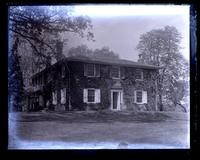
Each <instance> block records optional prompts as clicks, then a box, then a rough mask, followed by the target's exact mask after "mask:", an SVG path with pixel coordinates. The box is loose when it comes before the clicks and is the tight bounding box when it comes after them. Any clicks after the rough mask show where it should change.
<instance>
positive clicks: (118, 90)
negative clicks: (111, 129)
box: [110, 89, 123, 111]
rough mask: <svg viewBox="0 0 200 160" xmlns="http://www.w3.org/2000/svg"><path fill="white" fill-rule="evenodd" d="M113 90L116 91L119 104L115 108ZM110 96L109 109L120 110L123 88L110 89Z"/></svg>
mask: <svg viewBox="0 0 200 160" xmlns="http://www.w3.org/2000/svg"><path fill="white" fill-rule="evenodd" d="M113 92H118V94H119V97H118V98H119V100H120V104H119V106H117V109H113ZM110 94H111V97H110V101H111V106H110V108H111V110H113V111H120V110H121V105H122V104H123V90H122V89H112V90H111V91H110Z"/></svg>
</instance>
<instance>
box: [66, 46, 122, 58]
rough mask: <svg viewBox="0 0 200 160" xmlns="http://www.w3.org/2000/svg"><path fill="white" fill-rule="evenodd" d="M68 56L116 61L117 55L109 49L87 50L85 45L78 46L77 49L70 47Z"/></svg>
mask: <svg viewBox="0 0 200 160" xmlns="http://www.w3.org/2000/svg"><path fill="white" fill-rule="evenodd" d="M68 56H79V57H80V56H84V57H85V56H86V57H95V58H100V59H105V58H106V59H118V58H119V55H118V54H116V53H114V52H113V51H111V50H110V49H109V47H103V48H101V49H95V50H92V49H89V48H88V47H87V46H86V45H80V46H77V47H72V48H71V49H70V50H69V52H68Z"/></svg>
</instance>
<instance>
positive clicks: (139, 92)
mask: <svg viewBox="0 0 200 160" xmlns="http://www.w3.org/2000/svg"><path fill="white" fill-rule="evenodd" d="M136 102H137V103H142V91H137V92H136Z"/></svg>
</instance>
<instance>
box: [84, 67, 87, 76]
mask: <svg viewBox="0 0 200 160" xmlns="http://www.w3.org/2000/svg"><path fill="white" fill-rule="evenodd" d="M84 76H87V64H84Z"/></svg>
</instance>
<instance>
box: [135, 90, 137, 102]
mask: <svg viewBox="0 0 200 160" xmlns="http://www.w3.org/2000/svg"><path fill="white" fill-rule="evenodd" d="M136 98H137V97H136V91H134V103H136Z"/></svg>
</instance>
